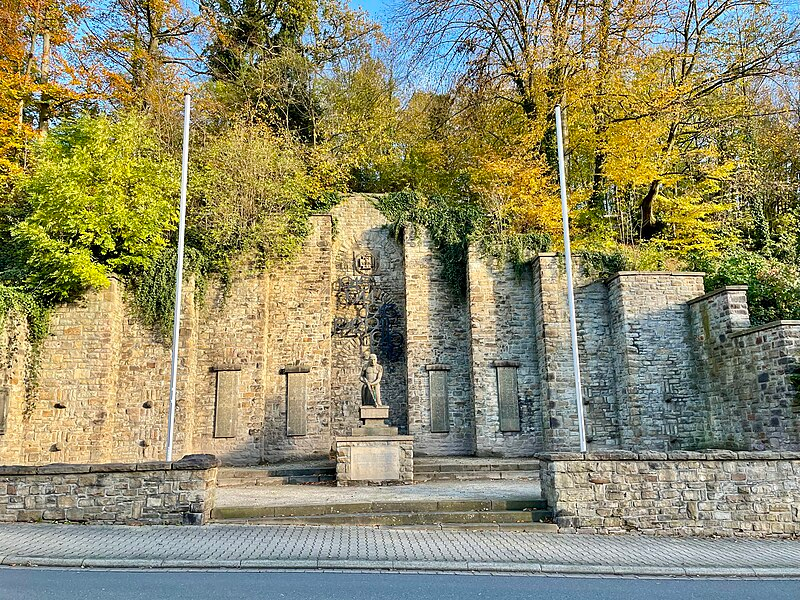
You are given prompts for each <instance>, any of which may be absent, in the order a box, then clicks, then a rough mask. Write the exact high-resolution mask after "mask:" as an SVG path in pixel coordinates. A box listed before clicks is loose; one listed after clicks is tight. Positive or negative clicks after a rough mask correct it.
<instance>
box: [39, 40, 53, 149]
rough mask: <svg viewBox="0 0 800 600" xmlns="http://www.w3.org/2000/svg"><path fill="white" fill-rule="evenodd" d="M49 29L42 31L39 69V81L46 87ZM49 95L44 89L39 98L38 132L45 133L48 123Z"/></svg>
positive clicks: (48, 59)
mask: <svg viewBox="0 0 800 600" xmlns="http://www.w3.org/2000/svg"><path fill="white" fill-rule="evenodd" d="M50 54H51V50H50V31H49V30H48V29H46V28H45V30H44V31H43V32H42V64H41V69H40V71H39V74H40V77H39V83H40V84H41V85H42V87H43V88H44V87H46V86H47V84H48V83H50ZM50 100H51V98H50V95H49V94H48V93H47V92H45V91H44V89H43V90H42V92H41V95H40V98H39V133H41V134H46V133H47V130H48V127H49V125H50Z"/></svg>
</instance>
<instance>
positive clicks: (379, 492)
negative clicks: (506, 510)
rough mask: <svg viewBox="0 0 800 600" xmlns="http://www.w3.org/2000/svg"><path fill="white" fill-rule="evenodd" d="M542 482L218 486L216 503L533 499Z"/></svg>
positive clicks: (537, 493)
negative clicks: (345, 485) (342, 485)
mask: <svg viewBox="0 0 800 600" xmlns="http://www.w3.org/2000/svg"><path fill="white" fill-rule="evenodd" d="M541 497H542V492H541V487H540V485H539V482H538V481H527V480H511V481H503V480H488V481H428V482H423V483H417V484H414V485H392V486H364V487H336V486H333V485H313V484H312V485H275V486H271V485H261V486H247V487H220V488H217V497H216V502H215V506H218V507H227V506H294V505H299V504H303V505H306V504H346V503H350V502H382V501H390V500H391V501H392V502H399V501H404V500H408V501H420V500H436V501H439V500H498V499H499V500H530V499H532V498H541Z"/></svg>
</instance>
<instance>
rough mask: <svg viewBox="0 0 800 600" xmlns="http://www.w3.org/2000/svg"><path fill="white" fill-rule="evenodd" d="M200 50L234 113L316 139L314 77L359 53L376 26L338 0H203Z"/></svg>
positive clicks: (317, 110) (317, 105) (317, 109)
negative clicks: (205, 34) (205, 31)
mask: <svg viewBox="0 0 800 600" xmlns="http://www.w3.org/2000/svg"><path fill="white" fill-rule="evenodd" d="M202 10H203V14H204V16H205V19H206V20H207V22H208V23H209V27H210V30H211V40H210V43H209V44H208V45H207V46H206V49H205V52H204V57H205V59H206V61H207V65H208V71H209V74H210V76H211V80H212V82H213V83H214V84H215V85H216V86H217V88H216V93H217V94H218V95H219V96H220V97H221V98H222V99H223V101H224V102H225V105H227V106H228V107H229V108H230V109H231V110H233V111H234V112H237V111H238V112H241V113H243V114H245V115H246V116H247V118H248V119H250V120H251V121H262V122H267V123H269V124H271V125H273V126H274V127H279V128H283V129H287V130H291V131H294V132H295V133H296V134H297V135H298V136H300V137H301V138H302V139H304V140H306V141H308V142H311V143H316V142H317V141H318V139H317V138H318V121H319V118H320V110H321V109H320V98H319V95H318V91H317V89H316V84H317V80H318V78H319V77H320V76H321V74H322V73H323V72H324V71H325V70H326V69H330V68H333V67H335V66H336V65H339V64H342V63H343V62H344V61H346V60H348V59H352V58H358V57H361V56H363V55H364V54H366V53H367V51H368V45H369V43H370V42H371V41H372V39H373V37H374V36H375V35H376V34H377V32H378V28H377V26H376V25H375V24H373V23H371V22H369V21H368V20H367V19H366V17H365V15H364V14H363V13H360V12H357V11H353V10H351V9H349V8H348V7H347V5H346V3H344V2H341V1H340V0H303V1H302V2H295V1H291V2H290V1H287V0H273V1H264V0H237V1H233V2H229V1H227V0H224V1H222V0H204V2H203V3H202Z"/></svg>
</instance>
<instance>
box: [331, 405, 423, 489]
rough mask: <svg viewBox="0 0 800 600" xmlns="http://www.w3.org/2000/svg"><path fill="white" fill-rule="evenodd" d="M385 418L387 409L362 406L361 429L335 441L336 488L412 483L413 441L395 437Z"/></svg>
mask: <svg viewBox="0 0 800 600" xmlns="http://www.w3.org/2000/svg"><path fill="white" fill-rule="evenodd" d="M388 417H389V407H388V406H362V407H361V420H362V425H361V426H359V427H356V428H355V429H354V430H353V432H352V435H350V436H349V437H337V438H336V440H335V441H334V450H335V452H336V485H342V486H344V485H364V484H370V483H378V484H380V483H412V482H413V481H414V437H413V436H410V435H398V434H397V427H390V426H389V425H386V423H385V420H386V419H387V418H388Z"/></svg>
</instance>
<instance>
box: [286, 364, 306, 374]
mask: <svg viewBox="0 0 800 600" xmlns="http://www.w3.org/2000/svg"><path fill="white" fill-rule="evenodd" d="M310 372H311V367H310V366H308V365H286V366H285V367H283V368H281V375H288V374H290V373H310Z"/></svg>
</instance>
